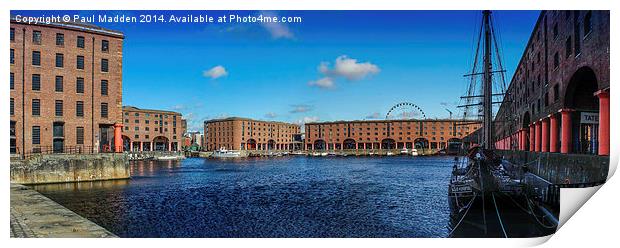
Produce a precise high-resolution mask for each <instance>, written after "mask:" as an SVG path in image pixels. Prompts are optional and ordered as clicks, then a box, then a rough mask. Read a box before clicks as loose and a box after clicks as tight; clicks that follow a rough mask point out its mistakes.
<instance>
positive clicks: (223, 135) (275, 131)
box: [203, 117, 301, 151]
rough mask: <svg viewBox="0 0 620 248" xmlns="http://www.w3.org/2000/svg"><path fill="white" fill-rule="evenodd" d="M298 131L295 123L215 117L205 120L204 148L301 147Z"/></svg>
mask: <svg viewBox="0 0 620 248" xmlns="http://www.w3.org/2000/svg"><path fill="white" fill-rule="evenodd" d="M299 133H300V127H299V126H298V125H295V124H289V123H284V122H275V121H258V120H252V119H246V118H238V117H232V118H225V119H215V120H209V121H205V122H204V140H205V142H204V146H203V149H204V150H207V151H213V150H217V149H220V148H222V147H224V148H226V149H228V150H295V149H301V140H299V139H298V140H296V139H295V136H296V135H299ZM296 147H297V148H296Z"/></svg>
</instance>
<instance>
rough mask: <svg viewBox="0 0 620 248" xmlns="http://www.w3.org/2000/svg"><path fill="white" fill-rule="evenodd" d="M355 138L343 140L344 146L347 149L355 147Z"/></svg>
mask: <svg viewBox="0 0 620 248" xmlns="http://www.w3.org/2000/svg"><path fill="white" fill-rule="evenodd" d="M355 145H356V144H355V140H354V139H346V140H344V142H342V147H343V148H344V149H347V150H352V149H355V147H356V146H355Z"/></svg>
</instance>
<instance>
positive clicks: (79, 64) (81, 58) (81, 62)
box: [76, 55, 84, 70]
mask: <svg viewBox="0 0 620 248" xmlns="http://www.w3.org/2000/svg"><path fill="white" fill-rule="evenodd" d="M76 67H77V68H78V69H82V70H83V69H84V56H81V55H78V56H77V62H76Z"/></svg>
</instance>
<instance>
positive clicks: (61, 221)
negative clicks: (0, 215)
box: [10, 184, 116, 238]
mask: <svg viewBox="0 0 620 248" xmlns="http://www.w3.org/2000/svg"><path fill="white" fill-rule="evenodd" d="M10 209H11V220H10V222H11V228H10V229H11V238H37V237H45V238H71V237H75V238H89V237H91V238H108V237H116V235H114V234H113V233H111V232H109V231H108V230H105V229H104V228H103V227H100V226H99V225H97V224H95V223H93V222H91V221H89V220H87V219H86V218H84V217H82V216H79V215H78V214H76V213H74V212H73V211H71V210H69V209H67V208H65V207H63V206H61V205H60V204H58V203H56V202H54V201H52V200H50V199H49V198H47V197H45V196H43V195H41V194H40V193H38V192H36V191H34V190H32V189H29V188H28V187H25V186H23V185H20V184H11V208H10Z"/></svg>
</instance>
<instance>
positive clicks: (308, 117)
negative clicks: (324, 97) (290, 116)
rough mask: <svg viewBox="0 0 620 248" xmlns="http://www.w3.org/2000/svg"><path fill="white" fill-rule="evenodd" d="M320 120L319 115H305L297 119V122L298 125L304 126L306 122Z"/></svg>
mask: <svg viewBox="0 0 620 248" xmlns="http://www.w3.org/2000/svg"><path fill="white" fill-rule="evenodd" d="M319 120H320V119H319V117H317V116H305V117H304V118H302V119H299V120H297V121H296V122H295V123H297V125H302V126H303V125H304V124H306V123H312V122H317V121H319Z"/></svg>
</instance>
